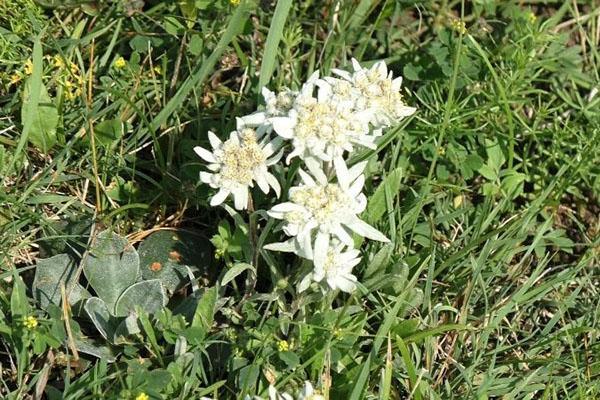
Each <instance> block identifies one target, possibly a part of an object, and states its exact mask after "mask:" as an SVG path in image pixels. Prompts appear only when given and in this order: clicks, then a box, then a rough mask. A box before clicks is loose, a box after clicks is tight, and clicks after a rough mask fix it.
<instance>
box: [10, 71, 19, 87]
mask: <svg viewBox="0 0 600 400" xmlns="http://www.w3.org/2000/svg"><path fill="white" fill-rule="evenodd" d="M19 82H21V74H19V73H18V72H15V73H14V74H12V75H11V76H10V84H11V85H15V84H17V83H19Z"/></svg>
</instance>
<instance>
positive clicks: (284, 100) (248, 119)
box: [238, 87, 298, 130]
mask: <svg viewBox="0 0 600 400" xmlns="http://www.w3.org/2000/svg"><path fill="white" fill-rule="evenodd" d="M261 93H262V96H263V98H264V99H265V109H264V110H263V111H257V112H255V113H252V114H249V115H245V116H243V117H241V118H238V129H241V128H243V127H250V128H256V127H261V126H264V127H266V128H267V130H271V129H272V128H271V118H275V117H283V116H286V115H287V114H288V112H289V111H290V109H291V108H292V107H293V105H294V100H296V97H297V96H298V92H296V91H293V90H290V89H288V88H283V89H282V90H281V91H280V92H278V93H275V92H272V91H270V90H269V89H267V88H266V87H264V88H262V91H261Z"/></svg>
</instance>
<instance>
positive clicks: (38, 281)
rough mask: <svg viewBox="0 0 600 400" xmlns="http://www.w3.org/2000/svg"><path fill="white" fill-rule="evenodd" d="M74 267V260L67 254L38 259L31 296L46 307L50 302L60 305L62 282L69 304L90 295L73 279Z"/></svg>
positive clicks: (75, 267)
mask: <svg viewBox="0 0 600 400" xmlns="http://www.w3.org/2000/svg"><path fill="white" fill-rule="evenodd" d="M76 269H77V266H76V264H75V262H74V261H73V260H72V259H71V258H70V257H69V256H68V255H67V254H58V255H56V256H54V257H50V258H46V259H44V260H39V261H38V263H37V266H36V269H35V278H34V279H33V288H32V289H33V296H34V297H35V299H36V300H37V301H39V302H40V305H41V306H42V307H43V308H46V307H48V305H49V304H50V303H52V304H56V305H60V303H61V292H60V287H61V285H63V284H64V285H65V291H66V293H67V296H69V297H68V299H69V303H70V304H75V303H77V302H78V301H79V300H81V299H84V298H87V297H90V294H89V292H88V291H87V290H85V288H83V287H82V286H81V285H80V284H78V283H77V282H75V281H74V278H75V272H76Z"/></svg>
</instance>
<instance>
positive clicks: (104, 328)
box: [84, 297, 117, 339]
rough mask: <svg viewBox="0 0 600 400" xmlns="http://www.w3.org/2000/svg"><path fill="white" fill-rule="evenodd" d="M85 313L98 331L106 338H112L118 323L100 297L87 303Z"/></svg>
mask: <svg viewBox="0 0 600 400" xmlns="http://www.w3.org/2000/svg"><path fill="white" fill-rule="evenodd" d="M84 308H85V311H86V312H87V314H88V316H89V317H90V319H91V320H92V322H93V323H94V325H95V326H96V329H97V330H98V332H100V334H101V335H102V336H103V337H104V338H105V339H109V338H112V336H113V334H114V332H115V330H116V328H117V321H116V320H115V318H114V317H113V316H112V315H111V313H110V310H109V309H108V307H107V306H106V303H105V302H104V301H102V299H99V298H98V297H91V298H89V299H87V301H86V302H85V306H84Z"/></svg>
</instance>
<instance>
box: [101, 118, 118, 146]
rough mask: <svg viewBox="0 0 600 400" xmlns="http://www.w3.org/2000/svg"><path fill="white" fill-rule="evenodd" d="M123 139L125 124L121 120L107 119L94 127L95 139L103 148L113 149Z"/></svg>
mask: <svg viewBox="0 0 600 400" xmlns="http://www.w3.org/2000/svg"><path fill="white" fill-rule="evenodd" d="M121 137H123V123H122V122H121V121H120V120H119V119H107V120H105V121H102V122H99V123H98V124H96V126H95V127H94V139H96V141H97V142H98V143H100V144H101V145H103V146H106V147H111V146H112V145H114V144H116V143H117V142H118V141H119V140H121Z"/></svg>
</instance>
